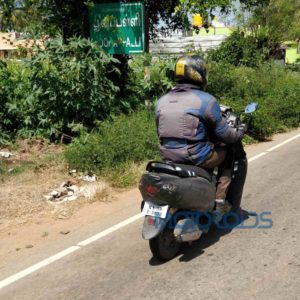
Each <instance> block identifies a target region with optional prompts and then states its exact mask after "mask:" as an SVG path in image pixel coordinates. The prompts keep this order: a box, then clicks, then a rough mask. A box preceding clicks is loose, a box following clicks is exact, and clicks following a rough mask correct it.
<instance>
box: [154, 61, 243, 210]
mask: <svg viewBox="0 0 300 300" xmlns="http://www.w3.org/2000/svg"><path fill="white" fill-rule="evenodd" d="M175 80H176V82H177V84H176V86H175V87H174V88H172V89H171V90H170V91H169V92H168V93H167V94H166V95H164V96H163V97H161V98H160V99H159V101H158V103H157V105H156V126H157V133H158V136H159V139H160V153H161V157H162V159H164V160H165V161H171V162H174V163H183V164H193V165H196V166H199V167H202V168H204V169H213V168H215V167H216V166H219V175H218V181H217V190H216V211H218V212H220V213H221V214H224V213H226V212H228V211H229V210H230V204H229V203H228V201H226V193H227V191H228V188H229V185H230V182H231V176H232V158H231V155H230V150H229V148H228V147H224V146H220V145H219V143H224V144H227V145H228V144H234V143H236V142H237V141H238V140H240V139H242V137H243V135H244V131H243V129H242V128H239V129H235V128H232V127H230V126H228V124H227V123H226V121H225V119H224V118H222V114H221V109H220V105H219V104H218V102H217V100H216V99H215V98H214V97H213V96H212V95H210V94H209V93H206V92H205V91H204V90H205V88H206V86H207V80H208V70H207V66H206V63H205V61H204V60H203V58H202V57H200V56H197V55H192V56H183V57H180V58H179V59H178V61H177V63H176V69H175Z"/></svg>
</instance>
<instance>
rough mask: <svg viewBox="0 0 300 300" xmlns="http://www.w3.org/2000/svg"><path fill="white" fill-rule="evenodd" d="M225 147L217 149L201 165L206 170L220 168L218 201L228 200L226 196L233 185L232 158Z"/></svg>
mask: <svg viewBox="0 0 300 300" xmlns="http://www.w3.org/2000/svg"><path fill="white" fill-rule="evenodd" d="M228 152H229V151H228V149H227V148H225V147H215V148H214V150H213V151H212V153H211V154H210V156H209V157H208V158H207V159H206V160H205V161H204V163H202V164H201V167H203V168H205V169H213V168H215V167H217V166H219V172H218V181H217V191H216V199H224V200H225V199H226V194H227V191H228V189H229V186H230V183H231V176H232V158H231V157H230V155H229V153H228Z"/></svg>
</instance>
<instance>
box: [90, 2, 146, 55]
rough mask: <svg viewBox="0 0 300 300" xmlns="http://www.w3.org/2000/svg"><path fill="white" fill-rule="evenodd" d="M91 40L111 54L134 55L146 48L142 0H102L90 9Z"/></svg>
mask: <svg viewBox="0 0 300 300" xmlns="http://www.w3.org/2000/svg"><path fill="white" fill-rule="evenodd" d="M90 33H91V39H92V40H94V41H97V42H98V43H99V44H100V46H101V47H102V48H103V49H104V50H105V51H107V52H108V53H110V54H136V53H143V52H144V51H145V49H146V41H145V14H144V4H143V3H142V2H131V3H102V4H95V5H94V6H93V7H92V8H91V9H90Z"/></svg>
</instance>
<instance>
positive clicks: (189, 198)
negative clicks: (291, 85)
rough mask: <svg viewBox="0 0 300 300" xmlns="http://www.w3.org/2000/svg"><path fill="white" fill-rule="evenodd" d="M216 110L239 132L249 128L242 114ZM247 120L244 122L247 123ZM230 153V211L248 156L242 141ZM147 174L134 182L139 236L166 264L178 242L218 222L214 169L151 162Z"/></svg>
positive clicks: (252, 107)
mask: <svg viewBox="0 0 300 300" xmlns="http://www.w3.org/2000/svg"><path fill="white" fill-rule="evenodd" d="M256 109H257V103H250V104H248V105H247V106H246V108H245V110H244V112H243V113H244V114H245V115H247V116H250V115H251V114H252V113H253V112H255V111H256ZM221 111H222V115H223V117H224V118H226V122H227V123H228V125H229V126H232V127H235V128H238V127H239V126H243V127H244V130H245V129H246V128H247V127H248V124H246V123H242V122H241V119H240V116H241V113H240V114H239V113H234V112H233V111H232V109H231V108H230V107H228V106H221ZM247 116H245V118H246V120H251V118H249V117H247ZM232 152H233V160H232V162H233V163H232V181H231V185H230V188H229V191H228V193H227V199H228V201H229V202H230V204H231V206H232V209H233V210H234V209H237V208H239V207H240V202H241V198H242V191H243V186H244V183H245V180H246V174H247V157H246V153H245V152H244V149H243V145H242V142H241V141H239V142H238V143H236V144H235V145H233V146H232ZM146 170H147V171H148V172H147V173H146V174H144V175H143V176H142V178H141V180H140V184H139V189H140V192H141V194H142V197H143V200H142V203H141V210H142V212H143V214H144V215H145V218H144V224H143V229H142V236H143V238H144V239H145V240H149V246H150V249H151V252H152V254H153V256H154V257H155V258H157V259H158V260H161V261H168V260H170V259H172V258H174V257H175V256H176V255H177V253H178V251H179V249H180V247H181V245H182V243H192V242H193V241H196V240H198V239H200V237H201V235H202V234H203V233H207V232H208V230H209V228H210V227H211V225H212V224H216V222H219V221H220V220H221V219H222V217H223V216H220V215H218V214H217V213H216V211H215V192H216V183H217V176H218V170H217V168H215V169H214V170H212V171H211V172H209V171H207V170H205V169H203V168H200V167H197V166H193V165H184V164H177V163H176V164H175V163H170V162H155V161H151V162H149V163H148V165H147V167H146Z"/></svg>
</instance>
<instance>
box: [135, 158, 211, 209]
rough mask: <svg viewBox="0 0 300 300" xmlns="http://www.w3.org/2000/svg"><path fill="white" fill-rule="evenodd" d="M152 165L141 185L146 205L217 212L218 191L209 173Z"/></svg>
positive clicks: (162, 164) (174, 166) (169, 165)
mask: <svg viewBox="0 0 300 300" xmlns="http://www.w3.org/2000/svg"><path fill="white" fill-rule="evenodd" d="M151 164H152V166H151V165H150V164H149V165H148V166H147V170H148V171H149V172H148V173H146V174H144V175H143V176H142V178H141V180H140V184H139V189H140V192H141V194H142V196H143V200H144V201H149V202H152V203H154V204H157V205H169V206H170V207H173V208H180V209H187V210H197V211H211V210H212V209H213V207H214V201H215V193H216V191H215V187H214V185H213V184H212V182H211V181H210V176H209V174H208V173H207V172H206V171H204V170H203V172H202V171H201V169H199V168H197V169H194V168H193V167H191V168H190V169H189V168H186V167H184V168H181V167H182V166H180V167H179V166H178V165H172V164H165V163H153V162H152V163H151ZM164 165H166V166H164ZM200 176H201V177H200Z"/></svg>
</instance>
